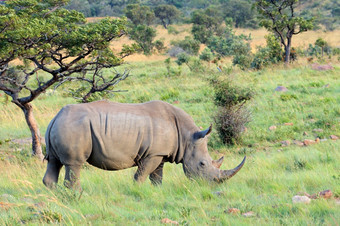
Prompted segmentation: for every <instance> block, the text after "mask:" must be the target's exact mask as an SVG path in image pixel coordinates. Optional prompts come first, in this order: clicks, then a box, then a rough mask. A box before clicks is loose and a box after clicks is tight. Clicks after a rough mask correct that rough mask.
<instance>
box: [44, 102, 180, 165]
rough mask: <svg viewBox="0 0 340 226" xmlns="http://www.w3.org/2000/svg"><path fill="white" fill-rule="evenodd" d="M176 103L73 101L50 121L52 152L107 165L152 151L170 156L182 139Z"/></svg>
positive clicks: (73, 161)
mask: <svg viewBox="0 0 340 226" xmlns="http://www.w3.org/2000/svg"><path fill="white" fill-rule="evenodd" d="M176 109H177V108H176ZM176 109H175V108H174V107H173V106H171V105H169V104H166V103H164V102H160V101H154V102H148V103H144V104H120V103H111V102H107V101H97V102H93V103H88V104H75V105H68V106H66V107H64V108H63V109H62V110H61V111H60V112H59V113H58V115H57V116H56V117H55V118H54V119H53V120H52V122H51V123H50V125H49V129H48V131H47V132H48V135H46V138H47V140H46V142H49V145H48V146H47V149H48V156H49V155H53V156H55V157H56V158H58V159H59V160H60V161H61V163H62V164H64V165H77V164H81V163H82V162H84V161H88V162H89V163H90V164H92V165H94V166H97V167H99V168H104V169H108V170H119V169H124V168H129V167H132V166H134V165H136V162H138V161H139V160H140V159H141V158H144V157H146V156H150V155H162V156H170V155H172V154H173V153H174V152H175V151H176V150H177V149H178V145H179V144H178V128H177V126H178V125H177V123H176V121H177V119H176V114H175V111H176Z"/></svg>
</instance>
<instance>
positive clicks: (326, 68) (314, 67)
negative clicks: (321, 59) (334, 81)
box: [312, 64, 334, 71]
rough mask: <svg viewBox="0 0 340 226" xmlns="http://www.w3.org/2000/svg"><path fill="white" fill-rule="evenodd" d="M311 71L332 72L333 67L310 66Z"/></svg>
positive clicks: (325, 65)
mask: <svg viewBox="0 0 340 226" xmlns="http://www.w3.org/2000/svg"><path fill="white" fill-rule="evenodd" d="M312 69H313V70H316V71H328V70H333V69H334V68H333V66H332V65H328V64H324V65H321V64H312Z"/></svg>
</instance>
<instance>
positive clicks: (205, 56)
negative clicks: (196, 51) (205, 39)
mask: <svg viewBox="0 0 340 226" xmlns="http://www.w3.org/2000/svg"><path fill="white" fill-rule="evenodd" d="M213 58H214V54H213V53H212V52H211V50H210V49H209V48H205V49H204V50H203V51H202V53H201V54H200V59H201V60H204V61H208V62H209V61H211V60H212V59H213Z"/></svg>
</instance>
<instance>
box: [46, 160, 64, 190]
mask: <svg viewBox="0 0 340 226" xmlns="http://www.w3.org/2000/svg"><path fill="white" fill-rule="evenodd" d="M62 166H63V165H62V164H61V162H60V161H59V160H58V159H55V158H50V159H49V160H48V163H47V170H46V173H45V176H44V178H43V183H44V184H45V185H46V186H47V187H48V188H54V187H55V186H56V184H57V183H58V177H59V173H60V169H61V167H62Z"/></svg>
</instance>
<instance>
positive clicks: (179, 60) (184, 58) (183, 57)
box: [176, 53, 190, 65]
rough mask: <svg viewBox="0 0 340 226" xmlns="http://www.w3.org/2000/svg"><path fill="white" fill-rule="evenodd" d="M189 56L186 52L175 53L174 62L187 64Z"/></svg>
mask: <svg viewBox="0 0 340 226" xmlns="http://www.w3.org/2000/svg"><path fill="white" fill-rule="evenodd" d="M189 59H190V56H189V55H188V54H186V53H180V54H178V55H177V60H176V63H177V64H178V65H182V64H187V63H188V62H189Z"/></svg>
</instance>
